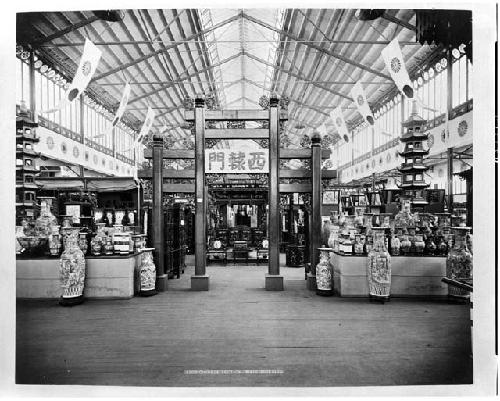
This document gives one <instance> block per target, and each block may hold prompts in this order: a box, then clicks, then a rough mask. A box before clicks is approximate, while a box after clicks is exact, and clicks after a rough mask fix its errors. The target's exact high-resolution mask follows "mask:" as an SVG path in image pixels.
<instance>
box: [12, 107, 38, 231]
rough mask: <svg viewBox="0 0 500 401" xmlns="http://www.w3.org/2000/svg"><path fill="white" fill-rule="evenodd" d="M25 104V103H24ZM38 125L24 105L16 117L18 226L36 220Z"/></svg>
mask: <svg viewBox="0 0 500 401" xmlns="http://www.w3.org/2000/svg"><path fill="white" fill-rule="evenodd" d="M23 103H24V102H23ZM36 127H38V124H37V123H36V122H34V121H33V120H32V119H31V118H30V115H29V113H28V111H27V110H26V106H25V105H24V104H22V105H21V108H20V110H19V112H18V113H17V116H16V224H18V225H20V223H21V220H22V219H25V218H28V219H34V217H35V208H36V207H37V198H36V195H37V190H38V186H37V185H36V184H35V174H37V173H38V171H39V170H38V167H37V166H36V163H35V162H36V159H37V158H38V153H37V152H35V150H34V149H33V145H34V144H35V143H37V142H38V141H39V140H40V138H38V137H37V136H36V133H35V129H36Z"/></svg>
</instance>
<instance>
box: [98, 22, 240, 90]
mask: <svg viewBox="0 0 500 401" xmlns="http://www.w3.org/2000/svg"><path fill="white" fill-rule="evenodd" d="M238 18H240V15H239V14H237V15H234V16H232V17H230V18H228V19H226V20H224V21H221V22H219V23H218V24H215V25H213V26H212V27H210V28H208V29H205V30H203V31H200V32H198V33H195V34H193V35H191V36H189V37H187V38H186V39H185V40H186V41H191V40H193V39H196V38H198V37H200V36H203V35H205V34H207V33H209V32H211V31H214V30H215V29H217V28H220V27H222V26H225V25H227V24H230V23H231V22H233V21H236V20H237V19H238ZM175 47H177V44H172V45H169V46H165V47H162V48H160V49H158V50H155V51H154V52H152V53H149V54H145V55H144V56H142V57H139V58H137V59H136V60H134V61H131V62H129V63H125V64H122V65H121V66H119V67H116V68H113V69H111V70H109V71H107V72H105V73H102V74H99V75H97V76H95V77H94V78H93V79H92V80H91V82H95V81H98V80H100V79H102V78H105V77H107V76H109V75H112V74H115V73H117V72H119V71H122V70H125V69H127V68H129V67H131V66H133V65H136V64H138V63H141V62H142V61H145V60H148V59H150V58H151V57H154V56H156V55H157V54H160V53H164V52H166V51H168V50H170V49H173V48H175Z"/></svg>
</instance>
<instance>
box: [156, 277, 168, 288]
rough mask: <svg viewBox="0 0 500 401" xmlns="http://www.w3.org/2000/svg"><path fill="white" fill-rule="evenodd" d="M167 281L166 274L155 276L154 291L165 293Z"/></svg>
mask: <svg viewBox="0 0 500 401" xmlns="http://www.w3.org/2000/svg"><path fill="white" fill-rule="evenodd" d="M167 280H168V277H167V275H166V274H162V275H161V276H156V281H155V289H156V291H158V292H163V291H167Z"/></svg>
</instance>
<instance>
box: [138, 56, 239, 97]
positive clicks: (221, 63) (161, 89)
mask: <svg viewBox="0 0 500 401" xmlns="http://www.w3.org/2000/svg"><path fill="white" fill-rule="evenodd" d="M241 55H242V53H241V52H239V53H236V54H234V55H232V56H230V57H228V58H226V59H224V60H222V61H220V62H219V63H216V64H212V65H211V66H209V67H207V69H211V68H216V67H219V66H221V65H223V64H225V63H228V62H229V61H231V60H234V59H235V58H237V57H239V56H241ZM200 71H201V70H200ZM200 71H195V72H192V73H190V74H188V75H186V76H184V77H181V79H183V80H188V79H190V78H192V77H194V76H195V75H196V74H198V73H199V72H200ZM172 85H174V83H167V84H166V85H164V86H162V87H161V88H156V89H154V90H152V91H151V92H148V93H145V94H143V95H141V96H138V97H136V98H134V99H130V100H129V102H128V104H132V103H134V102H137V101H138V100H141V99H144V98H147V97H149V96H151V95H154V94H155V93H158V92H161V91H163V90H165V89H168V88H170V87H171V86H172Z"/></svg>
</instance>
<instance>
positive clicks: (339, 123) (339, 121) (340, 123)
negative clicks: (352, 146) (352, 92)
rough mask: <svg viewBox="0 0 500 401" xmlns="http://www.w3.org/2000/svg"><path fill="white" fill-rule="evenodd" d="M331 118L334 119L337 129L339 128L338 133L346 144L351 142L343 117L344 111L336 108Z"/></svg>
mask: <svg viewBox="0 0 500 401" xmlns="http://www.w3.org/2000/svg"><path fill="white" fill-rule="evenodd" d="M330 118H331V119H332V121H333V124H334V125H335V128H337V132H338V134H339V135H340V137H341V138H342V139H343V140H344V141H345V142H349V130H348V129H347V125H346V123H345V120H344V116H343V115H342V109H341V107H340V106H339V107H336V108H334V109H333V110H332V111H331V112H330Z"/></svg>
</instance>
